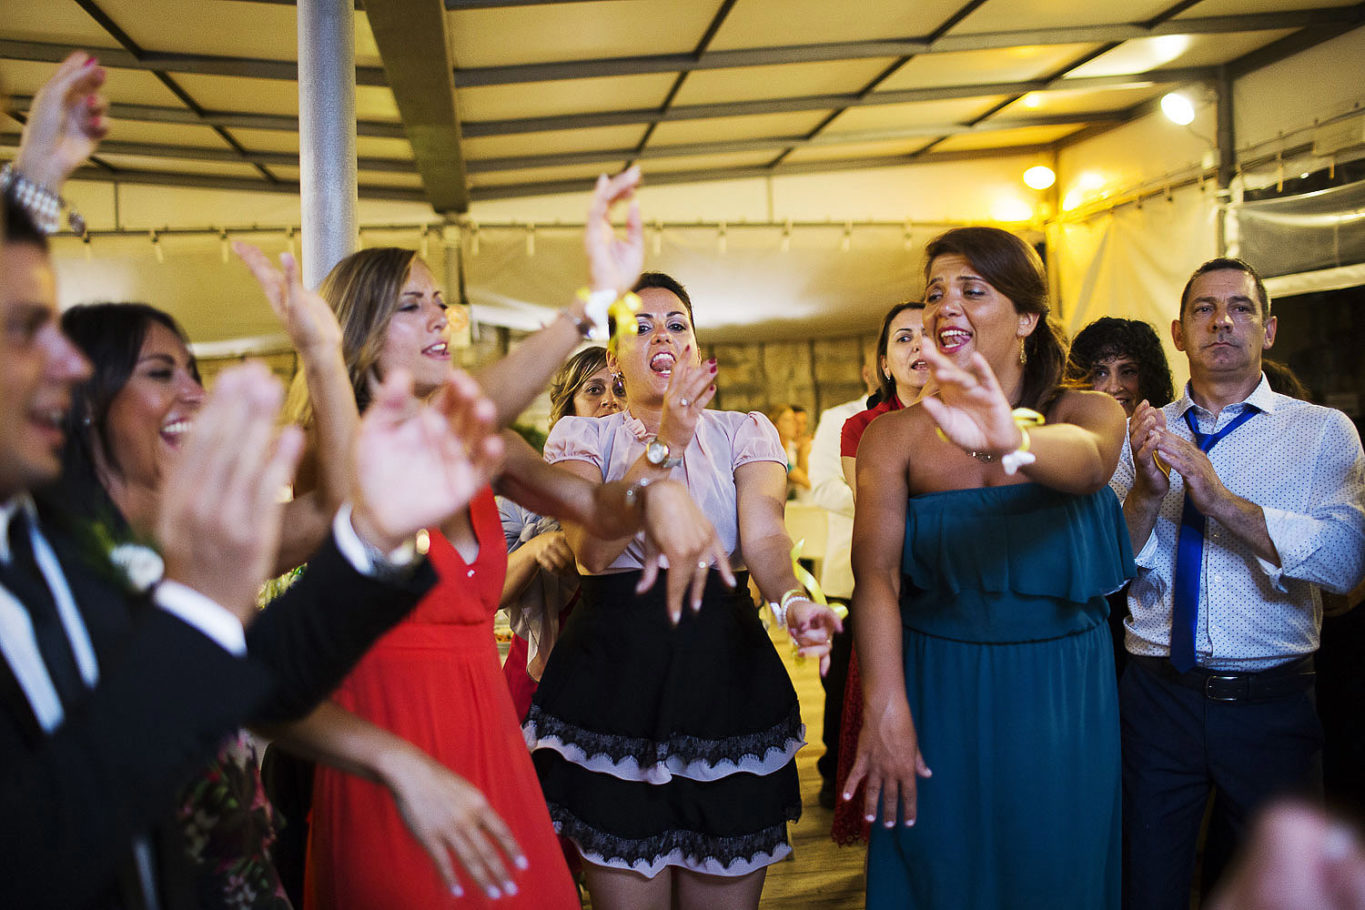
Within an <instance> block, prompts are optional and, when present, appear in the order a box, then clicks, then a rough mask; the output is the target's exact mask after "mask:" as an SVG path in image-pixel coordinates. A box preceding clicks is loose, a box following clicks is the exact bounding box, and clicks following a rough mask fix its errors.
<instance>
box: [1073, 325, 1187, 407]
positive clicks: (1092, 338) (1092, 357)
mask: <svg viewBox="0 0 1365 910" xmlns="http://www.w3.org/2000/svg"><path fill="white" fill-rule="evenodd" d="M1111 357H1128V358H1131V359H1132V361H1133V362H1134V363H1136V364H1137V368H1138V401H1146V402H1147V403H1148V404H1150V405H1151V406H1152V407H1154V408H1160V407H1165V406H1166V405H1168V404H1170V403H1171V401H1173V400H1174V399H1175V384H1174V382H1172V380H1171V368H1170V365H1169V364H1167V362H1166V351H1165V350H1164V349H1162V347H1161V339H1160V338H1158V337H1157V334H1156V329H1154V328H1152V326H1151V325H1150V324H1149V323H1146V322H1143V321H1142V320H1140V319H1119V318H1118V317H1116V316H1101V317H1100V318H1099V319H1096V320H1095V321H1094V322H1092V323H1090V324H1089V325H1088V326H1086V327H1085V328H1083V329H1081V330H1080V331H1079V332H1077V333H1076V337H1075V338H1073V339H1071V352H1070V353H1069V354H1068V355H1067V358H1066V373H1065V378H1066V384H1067V386H1068V387H1070V388H1077V389H1088V388H1090V387H1091V384H1092V382H1093V379H1092V376H1093V374H1094V371H1095V365H1096V364H1098V363H1099V362H1100V361H1102V360H1109V359H1110V358H1111ZM1134 404H1136V402H1134Z"/></svg>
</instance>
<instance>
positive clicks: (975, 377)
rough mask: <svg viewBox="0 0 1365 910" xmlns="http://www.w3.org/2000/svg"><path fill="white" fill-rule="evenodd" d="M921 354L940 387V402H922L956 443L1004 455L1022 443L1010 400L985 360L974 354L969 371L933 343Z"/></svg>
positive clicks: (932, 399) (931, 399)
mask: <svg viewBox="0 0 1365 910" xmlns="http://www.w3.org/2000/svg"><path fill="white" fill-rule="evenodd" d="M920 356H921V357H923V358H924V360H925V362H926V363H928V365H929V374H930V377H931V380H932V381H933V383H934V384H935V385H936V386H937V388H938V397H937V398H935V397H934V396H932V395H925V396H923V397H922V398H921V399H920V402H921V403H922V404H923V405H924V409H925V411H927V412H928V414H929V416H930V417H932V418H933V420H934V422H935V423H936V424H938V428H939V430H941V431H942V433H943V435H944V436H945V437H947V438H948V440H949V441H950V442H951V443H952V444H953V445H955V446H957V447H958V448H960V449H962V450H963V451H965V452H985V453H990V454H992V455H1004V454H1007V453H1009V452H1013V451H1015V450H1016V449H1018V448H1019V447H1020V446H1021V445H1022V444H1023V435H1022V431H1021V430H1020V429H1019V427H1017V426H1015V423H1014V418H1013V417H1012V416H1011V414H1010V402H1009V399H1008V398H1006V397H1005V392H1004V390H1003V389H1001V388H1000V383H999V382H998V381H997V380H996V378H995V373H993V372H991V368H990V365H989V364H987V363H986V358H984V357H982V356H981V355H980V354H979V353H973V354H972V356H971V359H970V360H968V361H967V365H966V366H965V367H964V366H958V365H957V364H956V363H954V362H953V361H952V360H950V359H949V358H947V357H945V356H944V355H943V354H941V353H939V351H938V350H937V349H936V348H934V346H933V345H928V344H926V345H925V346H924V348H923V350H922V351H921V352H920Z"/></svg>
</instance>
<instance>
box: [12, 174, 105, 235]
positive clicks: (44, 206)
mask: <svg viewBox="0 0 1365 910" xmlns="http://www.w3.org/2000/svg"><path fill="white" fill-rule="evenodd" d="M0 193H5V194H7V195H8V196H9V197H10V199H11V200H12V201H13V202H14V203H15V204H16V205H18V206H19V207H20V208H22V209H23V210H24V211H25V212H27V213H28V215H29V217H30V218H32V219H33V224H34V226H35V227H37V228H38V230H40V231H42V232H43V233H44V234H55V233H57V231H59V230H60V229H61V226H62V225H61V212H62V208H63V207H66V221H67V224H68V225H70V227H71V230H72V231H73V232H75V233H76V234H78V235H82V236H83V235H84V234H85V219H84V218H82V217H81V214H80V212H77V211H76V210H75V208H73V207H72V206H71V205H70V204H68V203H67V201H66V200H65V199H63V198H62V197H61V196H59V195H57V193H56V192H55V191H53V190H51V189H49V188H48V187H45V186H43V185H42V184H41V183H38V182H37V181H35V180H30V179H28V178H27V177H25V176H24V175H23V174H21V173H19V172H18V171H16V170H15V169H14V164H13V163H7V164H6V165H5V166H4V167H0Z"/></svg>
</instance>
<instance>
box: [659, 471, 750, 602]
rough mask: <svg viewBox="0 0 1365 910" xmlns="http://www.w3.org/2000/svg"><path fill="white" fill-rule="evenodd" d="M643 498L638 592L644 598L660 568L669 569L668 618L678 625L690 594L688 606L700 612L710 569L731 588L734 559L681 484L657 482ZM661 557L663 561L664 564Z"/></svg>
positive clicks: (733, 578)
mask: <svg viewBox="0 0 1365 910" xmlns="http://www.w3.org/2000/svg"><path fill="white" fill-rule="evenodd" d="M642 493H643V494H644V510H645V511H644V532H645V557H644V559H645V566H644V572H643V573H642V574H641V576H640V583H639V584H638V585H637V586H636V588H635V593H637V594H643V593H644V592H645V591H648V590H649V589H650V588H652V587H654V583H655V582H656V581H657V580H658V577H659V568H660V566H661V565H663V564H664V563H665V562H666V564H667V567H668V570H669V571H668V572H667V576H668V580H667V585H668V618H669V620H670V621H671V622H672V623H673V624H674V625H676V624H677V622H678V620H679V619H681V618H682V604H683V597H684V596H685V595H686V594H687V593H688V590H689V588H690V589H691V599H690V603H691V606H692V610H693V611H694V612H695V611H697V610H699V609H701V598H702V593H703V592H704V591H705V590H706V578H707V574H708V573H709V571H710V569H711V567H712V566H714V567H715V568H716V569H718V570H719V571H720V575H721V578H723V579H725V583H726V584H728V585H729V586H730V587H732V588H733V587H734V586H735V575H734V573H733V572H732V571H730V559H729V557H728V556H727V555H726V553H725V548H724V547H723V546H722V545H721V542H720V537H719V536H717V534H716V529H715V527H714V526H713V525H712V524H711V522H710V520H709V519H707V517H706V516H705V515H703V514H702V511H701V509H700V508H698V507H697V504H696V503H695V502H693V501H692V496H691V494H690V493H688V492H687V488H686V487H684V486H683V485H682V484H680V483H677V482H675V481H672V480H658V481H655V482H654V483H652V484H650V485H649V486H648V487H646V488H645V489H644V490H643V491H642ZM661 557H662V560H661Z"/></svg>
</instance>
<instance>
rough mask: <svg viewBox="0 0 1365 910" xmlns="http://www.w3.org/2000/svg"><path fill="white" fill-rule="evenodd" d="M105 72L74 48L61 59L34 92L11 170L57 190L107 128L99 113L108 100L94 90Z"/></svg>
mask: <svg viewBox="0 0 1365 910" xmlns="http://www.w3.org/2000/svg"><path fill="white" fill-rule="evenodd" d="M105 75H106V74H105V71H104V69H103V68H102V67H101V66H100V65H99V64H98V63H97V62H96V61H95V58H94V57H92V56H90V55H89V54H87V53H85V52H84V51H74V52H72V53H71V54H70V55H69V56H68V57H67V58H66V59H65V60H63V61H62V65H61V66H59V67H58V68H57V72H56V73H55V74H53V76H52V78H51V79H49V80H47V82H45V83H43V87H42V88H40V89H38V93H37V94H36V95H34V96H33V104H32V106H31V107H30V108H29V112H28V122H27V123H25V124H24V132H23V137H22V138H21V139H20V141H19V152H18V154H17V155H16V156H15V159H14V169H15V170H16V171H18V172H19V173H20V174H22V175H23V176H25V177H27V178H28V179H29V180H32V181H34V182H35V183H39V184H41V185H43V186H45V187H47V188H48V189H50V190H52V191H53V192H54V193H55V192H60V190H61V188H62V185H63V184H64V183H66V181H67V178H69V177H70V176H71V175H72V174H73V173H74V172H75V170H76V168H78V167H80V166H81V165H82V164H84V163H85V162H86V161H87V160H89V158H90V156H91V155H92V154H94V152H95V148H96V147H97V146H98V145H99V143H100V140H101V139H103V138H104V137H105V136H106V135H107V134H108V132H109V123H108V121H107V120H106V119H105V116H104V112H105V111H106V110H108V108H109V102H108V100H107V99H106V98H105V97H104V96H103V95H101V94H100V93H99V91H100V86H102V85H104V79H105Z"/></svg>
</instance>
